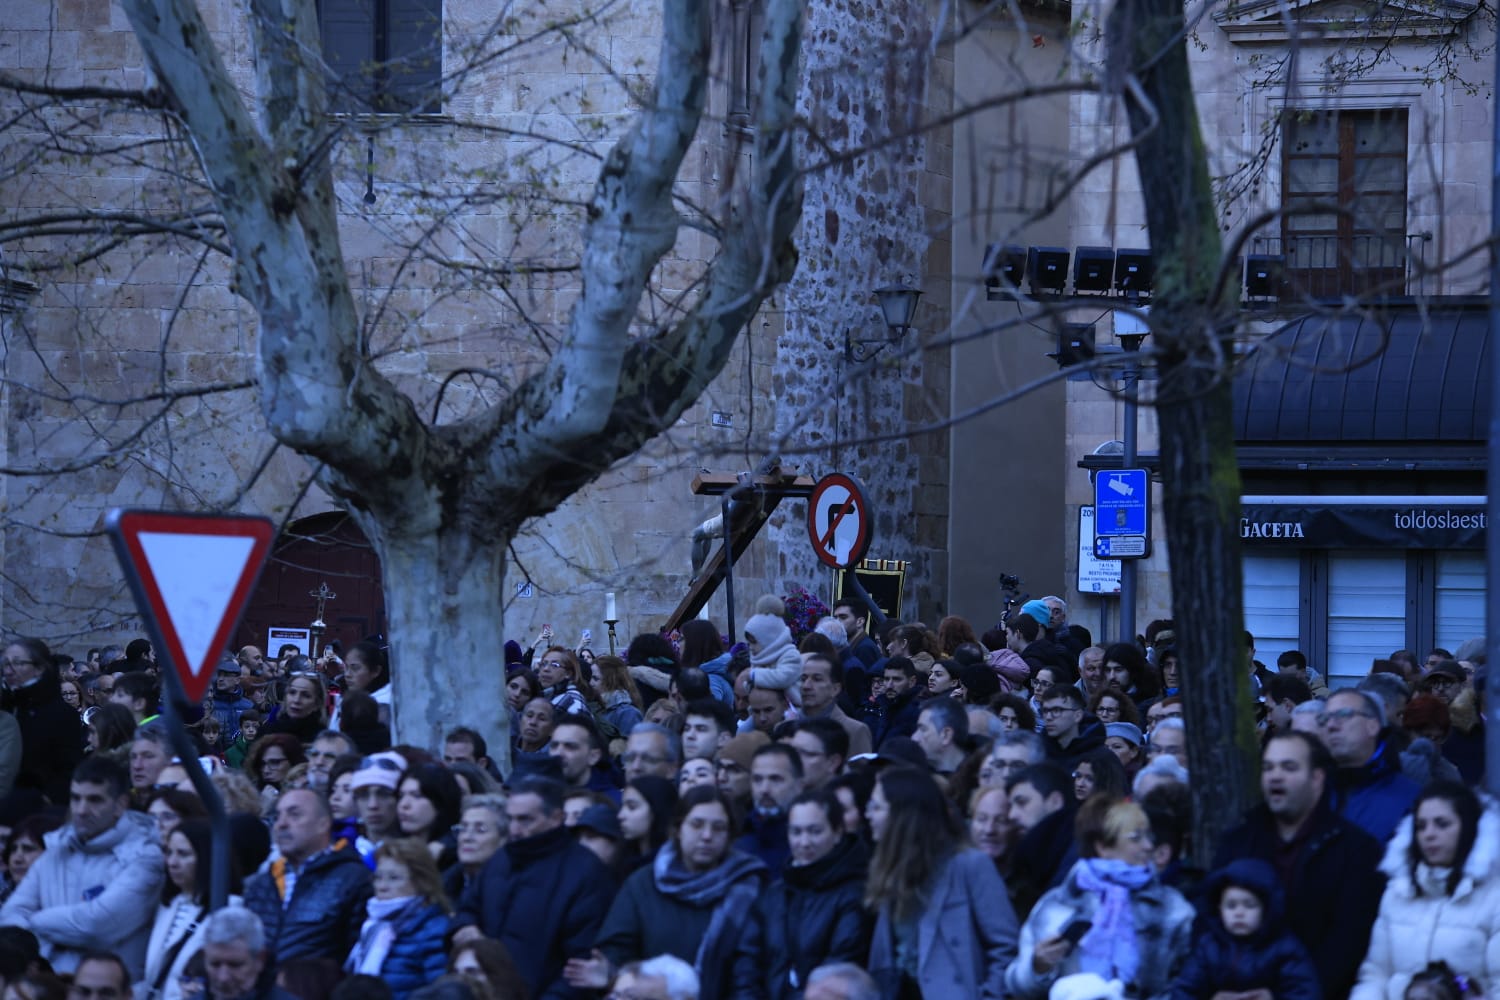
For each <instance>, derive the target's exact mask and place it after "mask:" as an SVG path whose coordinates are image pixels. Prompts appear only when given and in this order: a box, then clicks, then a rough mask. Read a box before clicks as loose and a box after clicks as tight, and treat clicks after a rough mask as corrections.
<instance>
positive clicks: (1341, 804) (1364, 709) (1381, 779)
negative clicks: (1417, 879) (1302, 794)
mask: <svg viewBox="0 0 1500 1000" xmlns="http://www.w3.org/2000/svg"><path fill="white" fill-rule="evenodd" d="M1318 722H1319V723H1321V724H1322V726H1323V742H1324V743H1326V744H1328V751H1329V753H1331V754H1333V759H1334V760H1335V761H1337V762H1338V765H1339V769H1338V773H1337V774H1336V775H1335V776H1334V808H1335V809H1336V810H1337V811H1338V812H1340V813H1341V814H1343V816H1344V818H1345V819H1347V820H1348V821H1349V822H1351V823H1353V824H1354V825H1355V826H1357V827H1359V828H1360V829H1361V830H1364V831H1365V832H1366V833H1368V834H1369V835H1370V836H1372V837H1374V838H1375V839H1376V840H1378V841H1380V842H1381V843H1382V844H1383V843H1385V842H1386V841H1388V840H1390V839H1391V834H1393V833H1395V832H1396V824H1397V823H1400V822H1401V818H1402V817H1403V816H1405V815H1406V814H1407V812H1408V811H1409V810H1410V809H1411V806H1412V803H1413V802H1415V801H1416V798H1417V793H1418V792H1420V791H1421V786H1419V785H1418V784H1417V783H1416V782H1415V781H1413V780H1412V779H1411V778H1408V777H1407V776H1406V775H1405V774H1404V773H1402V770H1401V755H1400V754H1399V753H1397V751H1396V748H1395V747H1393V746H1391V745H1390V744H1389V743H1387V742H1386V739H1385V736H1386V720H1385V705H1384V703H1383V702H1381V700H1380V699H1379V698H1378V697H1376V696H1375V695H1373V694H1371V693H1369V692H1368V691H1360V690H1357V689H1355V688H1340V689H1339V690H1337V691H1335V692H1334V693H1333V694H1331V695H1329V696H1328V704H1327V707H1326V708H1325V709H1324V710H1323V714H1322V715H1320V716H1319V717H1318Z"/></svg>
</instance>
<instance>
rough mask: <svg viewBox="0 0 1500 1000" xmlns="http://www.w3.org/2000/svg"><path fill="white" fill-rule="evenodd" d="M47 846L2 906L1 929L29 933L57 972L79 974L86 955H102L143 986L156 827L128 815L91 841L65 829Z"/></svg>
mask: <svg viewBox="0 0 1500 1000" xmlns="http://www.w3.org/2000/svg"><path fill="white" fill-rule="evenodd" d="M44 843H45V844H46V850H45V851H43V852H42V855H41V856H40V857H39V858H37V859H36V861H35V862H34V863H33V864H32V866H31V870H30V871H28V872H27V873H26V877H25V878H24V879H22V880H21V884H20V885H18V886H16V891H15V892H13V893H11V896H10V898H9V899H7V900H6V901H5V906H4V907H0V926H6V927H25V928H27V929H28V930H30V931H31V932H32V933H33V934H35V935H36V936H37V938H38V939H39V940H40V941H41V945H42V956H43V957H44V958H46V959H47V961H49V962H51V963H52V967H53V968H54V969H56V970H57V971H58V972H60V973H64V974H66V973H71V972H73V971H74V970H75V969H77V967H78V960H79V958H80V957H82V955H83V953H84V952H86V951H92V950H94V949H101V950H103V951H112V952H114V953H115V954H116V955H119V956H120V958H122V959H124V961H125V965H126V967H127V968H128V969H129V970H130V975H131V981H132V982H134V981H136V980H138V979H140V978H141V971H142V967H143V966H144V964H145V955H146V940H147V938H148V937H149V936H150V933H151V921H152V918H153V917H155V916H156V907H157V903H158V901H159V899H160V896H161V883H162V870H163V862H162V853H161V847H160V846H159V845H158V842H157V833H156V821H155V820H154V819H152V818H151V817H150V816H147V815H146V814H145V813H139V812H126V813H125V814H124V815H122V816H121V817H120V819H119V822H117V823H115V825H114V826H113V827H111V828H110V829H108V830H106V831H104V832H103V833H101V834H99V836H97V837H95V838H94V839H93V840H90V841H88V842H83V841H80V840H79V839H78V836H77V834H76V833H74V831H73V824H72V823H69V824H67V825H66V826H64V827H62V828H60V829H57V830H53V831H52V832H51V833H49V834H47V836H46V837H45V838H44Z"/></svg>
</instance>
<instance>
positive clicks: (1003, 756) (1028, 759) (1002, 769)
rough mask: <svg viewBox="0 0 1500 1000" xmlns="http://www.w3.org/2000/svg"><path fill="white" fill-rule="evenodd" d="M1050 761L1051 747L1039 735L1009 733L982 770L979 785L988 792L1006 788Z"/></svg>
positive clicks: (998, 741) (1000, 739)
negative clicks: (1014, 779) (1015, 777)
mask: <svg viewBox="0 0 1500 1000" xmlns="http://www.w3.org/2000/svg"><path fill="white" fill-rule="evenodd" d="M1046 759H1047V747H1046V745H1045V744H1043V743H1042V738H1041V737H1040V736H1038V735H1037V734H1036V733H1033V732H1029V731H1027V730H1025V729H1008V730H1006V731H1005V732H1003V733H1001V734H1000V735H999V736H998V737H997V738H996V739H995V745H994V746H993V747H991V748H990V755H989V756H988V757H986V758H985V761H984V764H983V765H982V766H981V767H980V768H979V783H980V784H981V785H983V786H984V787H986V788H1004V787H1005V783H1006V782H1007V781H1009V780H1010V778H1011V776H1012V775H1015V774H1020V773H1021V772H1022V771H1024V770H1025V769H1026V768H1028V767H1030V766H1031V765H1033V764H1040V763H1041V762H1042V761H1044V760H1046Z"/></svg>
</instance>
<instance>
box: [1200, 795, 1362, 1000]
mask: <svg viewBox="0 0 1500 1000" xmlns="http://www.w3.org/2000/svg"><path fill="white" fill-rule="evenodd" d="M1301 839H1302V843H1301V846H1300V848H1299V849H1298V850H1297V852H1296V856H1295V859H1294V861H1293V864H1292V868H1291V871H1290V873H1289V874H1288V875H1287V876H1286V877H1284V878H1283V879H1282V881H1281V885H1282V891H1283V892H1284V893H1285V894H1286V913H1287V923H1288V925H1289V926H1290V929H1291V931H1292V933H1293V934H1295V935H1297V938H1298V940H1300V941H1301V942H1302V944H1303V946H1304V947H1306V948H1307V950H1308V952H1309V953H1310V954H1311V955H1312V958H1313V964H1314V965H1315V966H1317V969H1318V981H1319V982H1320V983H1321V984H1322V986H1323V995H1324V996H1325V997H1328V998H1329V1000H1333V998H1335V997H1343V996H1345V995H1346V994H1348V992H1349V989H1350V987H1352V986H1353V985H1354V979H1355V974H1356V972H1357V970H1358V969H1359V962H1360V959H1361V958H1362V957H1363V956H1364V953H1365V948H1366V947H1367V946H1368V944H1369V941H1370V925H1371V924H1372V923H1374V921H1375V913H1376V910H1377V909H1378V908H1379V905H1380V890H1381V885H1382V876H1381V875H1380V873H1379V871H1377V866H1378V865H1379V863H1380V845H1379V844H1378V843H1377V842H1376V841H1375V838H1373V837H1371V836H1370V835H1369V834H1367V833H1365V832H1364V831H1363V830H1361V829H1359V828H1358V827H1356V826H1355V825H1354V824H1353V823H1350V822H1349V821H1348V820H1346V819H1344V818H1343V817H1341V816H1338V815H1336V814H1335V813H1334V812H1333V811H1332V810H1331V809H1329V807H1328V805H1327V804H1326V803H1320V804H1319V805H1318V807H1317V809H1316V810H1315V811H1314V812H1313V814H1312V815H1311V816H1309V817H1308V819H1307V821H1306V823H1305V825H1304V827H1303V830H1302V835H1301ZM1282 849H1283V845H1282V843H1281V838H1280V837H1279V836H1278V835H1277V833H1276V822H1275V820H1274V819H1273V818H1272V816H1271V811H1270V810H1269V809H1267V808H1266V806H1265V805H1264V804H1261V805H1258V806H1256V807H1255V808H1254V809H1251V810H1250V812H1249V813H1248V814H1246V818H1245V822H1243V823H1241V824H1240V825H1239V826H1237V827H1235V828H1234V829H1232V830H1230V831H1229V832H1228V833H1226V834H1225V835H1224V839H1223V840H1222V841H1221V842H1220V844H1219V852H1218V854H1217V855H1216V856H1215V858H1214V867H1215V868H1222V867H1224V866H1225V865H1227V864H1228V863H1229V862H1230V861H1232V860H1234V859H1235V858H1259V859H1261V860H1262V861H1266V862H1269V863H1272V864H1274V863H1275V860H1276V858H1277V856H1278V854H1279V853H1280V852H1281V851H1282Z"/></svg>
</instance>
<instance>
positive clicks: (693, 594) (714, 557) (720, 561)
mask: <svg viewBox="0 0 1500 1000" xmlns="http://www.w3.org/2000/svg"><path fill="white" fill-rule="evenodd" d="M816 485H817V482H816V481H815V480H814V479H813V478H812V477H811V476H801V475H798V474H797V470H796V469H791V468H783V467H782V466H781V465H780V464H779V463H774V462H773V463H771V464H768V465H765V466H762V468H760V469H757V470H756V471H755V472H754V473H750V472H739V473H735V472H709V471H707V470H704V471H702V472H699V473H698V474H697V475H695V476H694V477H693V493H695V494H696V495H698V496H716V497H724V498H725V504H724V510H723V518H724V523H723V524H722V525H721V528H722V529H723V540H722V541H720V542H719V544H718V545H717V547H716V548H715V549H714V551H713V553H712V554H711V555H710V556H709V557H708V560H707V561H706V562H705V563H704V564H703V568H702V570H701V571H699V573H698V575H697V577H696V578H695V579H694V580H693V583H692V585H691V586H690V587H688V592H687V594H686V596H684V597H683V599H682V603H680V604H678V605H677V610H675V611H673V612H672V614H671V617H669V618H668V619H667V625H666V631H673V630H675V629H679V628H681V627H682V626H683V625H684V624H685V623H687V622H689V621H691V620H692V619H693V618H695V617H697V615H698V612H699V611H702V610H703V606H704V605H705V604H707V603H708V599H709V598H710V597H711V596H713V592H714V591H715V590H717V589H718V587H719V584H720V583H724V582H726V581H727V582H728V584H729V588H730V589H729V594H730V608H729V634H730V635H734V634H735V632H734V607H733V604H734V591H733V589H732V588H733V582H734V568H733V567H734V563H735V562H736V561H737V560H738V559H739V557H740V556H741V555H743V554H744V552H745V549H747V548H749V546H750V542H751V540H752V539H754V538H755V536H756V535H757V534H759V532H760V529H761V528H762V527H764V526H765V523H766V521H767V520H769V519H770V517H771V514H772V512H774V511H775V510H776V506H777V504H779V503H781V501H782V499H783V498H784V497H806V496H811V495H812V491H813V487H814V486H816ZM731 501H737V502H738V505H737V506H736V507H734V508H733V509H732V510H731V509H730V502H731Z"/></svg>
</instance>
